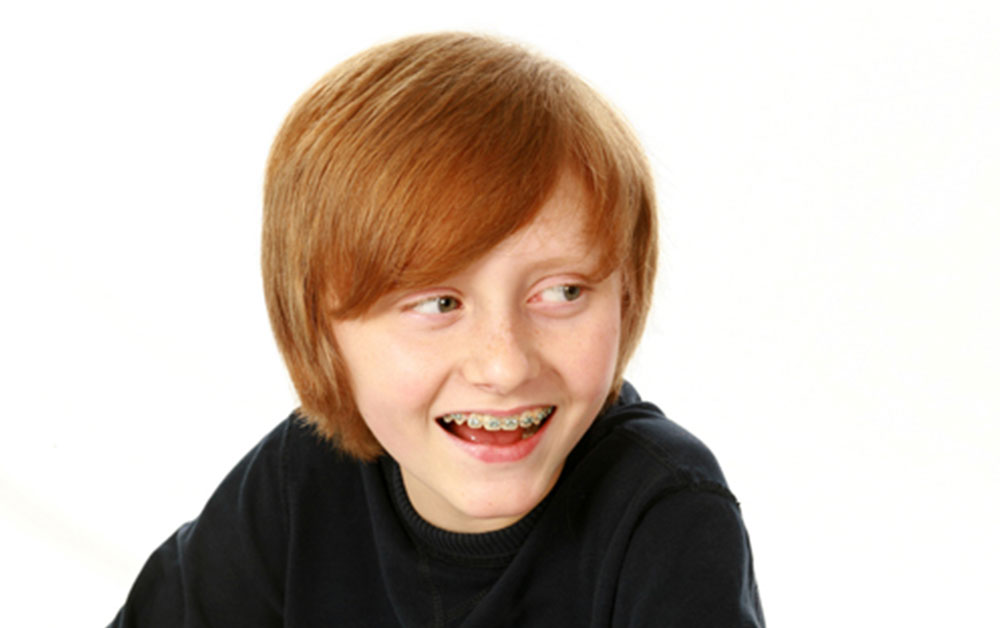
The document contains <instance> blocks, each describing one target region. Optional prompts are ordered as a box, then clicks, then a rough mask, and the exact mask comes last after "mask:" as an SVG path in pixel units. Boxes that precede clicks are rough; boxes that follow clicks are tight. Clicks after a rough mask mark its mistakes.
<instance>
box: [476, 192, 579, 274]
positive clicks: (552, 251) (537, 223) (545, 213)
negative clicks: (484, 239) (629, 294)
mask: <svg viewBox="0 0 1000 628" xmlns="http://www.w3.org/2000/svg"><path fill="white" fill-rule="evenodd" d="M587 203H588V197H587V195H586V193H585V192H584V190H583V187H582V186H581V185H580V184H579V182H578V181H577V180H576V179H575V177H571V176H563V177H561V178H560V180H559V182H558V183H557V184H556V186H555V188H554V189H553V191H552V194H551V195H550V196H549V198H548V199H547V200H546V201H545V202H544V203H543V204H542V206H541V208H539V210H538V213H537V214H535V216H534V218H532V219H531V221H530V222H528V223H527V224H526V225H524V226H523V227H521V228H520V229H519V230H518V231H516V232H514V233H513V234H511V235H510V236H508V237H507V238H506V239H504V240H502V241H501V242H500V243H498V244H497V245H496V246H495V247H494V248H493V249H491V250H490V251H489V252H488V253H487V254H486V256H489V255H493V254H495V255H498V256H502V257H507V258H511V260H512V261H513V260H514V259H518V258H522V257H524V256H526V255H528V256H532V254H533V253H544V254H545V255H546V256H547V257H550V258H551V259H552V261H554V262H558V261H562V260H565V261H567V262H569V261H572V262H580V261H584V260H590V259H593V260H596V259H597V257H598V252H597V248H598V247H596V246H595V242H593V239H594V238H593V237H592V236H591V235H590V230H589V229H588V222H589V220H588V219H589V215H588V209H587V207H588V206H587ZM473 265H475V262H473Z"/></svg>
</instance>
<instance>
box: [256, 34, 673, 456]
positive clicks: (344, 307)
mask: <svg viewBox="0 0 1000 628" xmlns="http://www.w3.org/2000/svg"><path fill="white" fill-rule="evenodd" d="M566 171H570V172H572V174H574V175H576V177H577V178H578V179H579V181H580V182H581V183H582V184H583V185H584V188H585V190H586V191H587V193H588V196H589V201H590V202H589V205H588V207H587V211H588V215H587V225H588V235H589V236H590V237H591V238H592V239H593V241H594V243H595V246H597V247H598V248H599V250H600V251H601V269H602V270H603V271H604V272H606V273H610V272H613V271H615V270H621V272H622V276H623V286H624V290H623V295H624V296H623V302H622V338H621V343H620V346H621V350H620V354H619V358H618V370H617V376H616V378H615V385H614V387H613V390H612V398H613V397H614V396H616V395H617V392H618V390H619V388H620V385H621V377H622V371H623V370H624V367H625V364H626V363H627V361H628V358H629V357H630V356H631V354H632V352H633V351H634V349H635V346H636V344H637V342H638V339H639V336H640V335H641V332H642V327H643V324H644V321H645V318H646V314H647V312H648V310H649V304H650V297H651V292H652V284H653V278H654V274H655V268H656V254H657V247H656V217H655V207H654V205H655V202H654V195H653V186H652V182H651V177H650V173H649V168H648V166H647V164H646V160H645V155H644V153H643V151H642V149H641V148H640V146H639V144H638V142H637V141H636V139H635V138H634V136H633V135H632V133H631V132H630V130H629V128H628V126H627V125H626V124H625V122H624V121H623V120H622V118H621V117H620V116H619V115H618V114H616V113H615V111H614V110H613V109H612V108H611V107H610V106H609V105H608V104H607V103H606V102H605V101H604V100H603V99H601V97H600V96H599V95H598V94H597V93H596V92H595V91H594V90H593V89H592V88H590V87H589V86H588V85H587V84H586V83H584V82H583V81H582V80H581V79H579V78H577V77H576V76H575V75H573V74H572V73H570V72H569V71H568V70H566V69H565V68H563V67H562V66H560V65H558V64H556V63H554V62H552V61H550V60H547V59H544V58H540V57H539V56H537V55H534V54H532V53H530V52H528V51H526V50H524V49H523V48H521V47H518V46H516V45H513V44H509V43H506V42H502V41H498V40H496V39H493V38H488V37H482V36H476V35H468V34H462V33H444V34H435V35H419V36H414V37H409V38H405V39H401V40H399V41H396V42H392V43H389V44H385V45H381V46H377V47H375V48H372V49H370V50H367V51H365V52H363V53H361V54H359V55H357V56H355V57H353V58H351V59H349V60H347V61H345V62H344V63H342V64H340V65H338V66H337V67H335V68H334V69H333V70H332V71H331V72H330V73H328V74H327V75H326V76H324V77H323V78H322V79H320V80H319V82H317V83H316V84H315V85H314V86H313V87H312V88H311V89H310V90H309V91H307V92H306V93H305V94H304V95H303V96H302V97H301V98H300V99H299V101H298V102H297V103H296V104H295V105H294V106H293V108H292V110H291V112H290V113H289V115H288V117H287V118H286V120H285V122H284V124H283V125H282V127H281V130H280V131H279V132H278V135H277V138H276V139H275V141H274V145H273V147H272V149H271V155H270V158H269V161H268V167H267V175H266V181H265V191H264V231H263V252H262V266H263V274H264V288H265V295H266V299H267V305H268V313H269V315H270V318H271V324H272V327H273V329H274V334H275V338H276V340H277V342H278V347H279V349H280V350H281V352H282V355H283V356H284V359H285V363H286V365H287V366H288V370H289V373H290V375H291V378H292V381H293V383H294V385H295V387H296V390H297V391H298V394H299V398H300V401H301V404H302V406H301V408H300V413H301V414H302V415H303V416H304V417H306V419H307V420H309V421H310V422H312V423H313V424H314V425H315V427H316V428H317V429H318V431H319V432H320V433H321V434H323V435H324V436H326V437H328V438H330V439H332V440H333V441H334V442H335V443H336V444H337V446H338V447H340V448H341V449H342V450H344V451H346V452H347V453H349V454H351V455H353V456H355V457H358V458H360V459H364V460H369V459H372V458H373V457H375V456H376V455H378V454H379V453H380V452H381V448H380V446H379V444H378V442H377V441H376V440H375V438H374V436H372V434H371V432H370V431H369V430H368V428H367V426H366V425H365V423H364V421H363V420H362V418H361V416H360V415H359V414H358V411H357V408H356V407H355V404H354V400H353V397H352V395H351V392H350V385H349V379H348V377H347V373H346V370H345V366H344V364H343V362H342V360H341V358H340V355H339V352H338V350H337V347H336V343H335V342H334V339H333V332H332V329H331V322H332V321H334V320H337V319H346V318H354V317H357V316H360V315H362V314H364V313H365V312H366V311H367V310H368V309H369V308H370V307H371V306H372V305H373V304H374V303H375V302H376V301H377V300H378V299H380V298H381V297H383V296H384V295H386V294H388V293H389V292H392V291H394V290H398V289H405V288H413V287H422V286H425V285H428V284H430V283H433V282H435V281H439V280H441V279H443V278H445V277H447V276H450V275H452V274H454V273H455V272H456V270H458V269H461V268H464V267H466V266H467V265H468V264H469V263H471V262H473V261H474V260H476V259H477V258H479V257H480V256H481V255H482V254H483V253H484V252H486V251H489V250H490V249H492V248H493V247H494V246H496V245H497V244H498V243H500V242H501V241H503V240H504V239H505V238H507V237H508V236H510V235H511V234H512V233H514V232H515V231H517V230H518V229H520V228H522V227H524V226H525V225H526V224H528V223H529V222H531V220H532V219H533V218H534V216H535V214H536V213H537V212H538V210H539V208H540V207H541V206H542V205H543V204H544V202H545V201H546V200H547V197H548V195H549V194H550V193H551V192H552V191H553V189H554V187H555V185H556V183H557V181H558V180H559V177H560V176H561V175H562V174H563V173H565V172H566Z"/></svg>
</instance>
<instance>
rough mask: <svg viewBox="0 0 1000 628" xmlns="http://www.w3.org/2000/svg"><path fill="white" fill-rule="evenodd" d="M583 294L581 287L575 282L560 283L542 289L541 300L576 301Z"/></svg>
mask: <svg viewBox="0 0 1000 628" xmlns="http://www.w3.org/2000/svg"><path fill="white" fill-rule="evenodd" d="M582 294H583V288H582V287H580V286H577V285H575V284H560V285H558V286H552V287H551V288H546V289H545V290H543V291H542V294H541V299H542V301H548V302H560V301H576V300H577V299H579V298H580V295H582Z"/></svg>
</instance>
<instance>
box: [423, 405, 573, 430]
mask: <svg viewBox="0 0 1000 628" xmlns="http://www.w3.org/2000/svg"><path fill="white" fill-rule="evenodd" d="M553 410H555V408H553V407H552V406H549V407H547V408H535V409H533V410H525V411H524V412H522V413H520V414H511V415H509V416H503V417H499V416H494V415H492V414H481V413H479V412H452V413H451V414H446V415H444V416H443V417H441V420H442V421H444V422H445V423H458V424H459V425H462V424H465V425H466V426H468V427H471V428H473V429H485V430H486V431H488V432H496V431H499V430H507V431H508V432H513V431H514V430H516V429H517V428H519V427H531V426H532V425H539V424H541V422H542V421H544V420H545V418H546V417H547V416H549V415H550V414H552V411H553Z"/></svg>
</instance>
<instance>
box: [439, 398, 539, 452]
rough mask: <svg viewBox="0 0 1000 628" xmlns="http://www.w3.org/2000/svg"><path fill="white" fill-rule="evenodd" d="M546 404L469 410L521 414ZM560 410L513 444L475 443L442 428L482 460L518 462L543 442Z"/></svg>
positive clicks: (502, 414) (496, 413)
mask: <svg viewBox="0 0 1000 628" xmlns="http://www.w3.org/2000/svg"><path fill="white" fill-rule="evenodd" d="M543 407H546V406H538V405H534V406H523V407H522V408H515V409H513V410H508V411H505V412H503V413H501V412H494V411H482V410H469V412H478V413H481V414H492V415H494V416H509V415H511V414H519V413H521V412H524V411H525V410H530V409H532V408H543ZM558 412H559V408H558V407H556V408H555V410H553V411H552V414H550V415H549V416H548V417H547V418H546V419H545V422H544V423H542V425H541V427H539V428H538V431H537V432H535V433H534V434H532V435H531V436H529V437H528V438H525V439H522V440H519V441H518V442H516V443H514V444H512V445H488V444H485V443H473V442H470V441H467V440H463V439H461V438H459V437H458V436H455V435H454V434H452V433H451V432H449V431H448V430H445V429H443V428H442V430H441V431H442V432H444V433H445V435H446V436H447V437H448V438H449V439H450V440H451V442H452V443H454V444H455V445H456V446H458V447H459V448H461V449H462V450H463V451H464V452H465V453H467V454H469V455H470V456H472V457H473V458H476V459H477V460H480V461H482V462H489V463H502V462H517V461H518V460H522V459H524V458H527V457H528V456H529V455H530V454H531V452H533V451H534V450H535V447H536V446H538V443H539V442H541V440H542V437H543V436H544V435H545V432H546V431H547V430H548V427H549V423H550V419H552V417H553V416H555V415H556V414H557V413H558Z"/></svg>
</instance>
